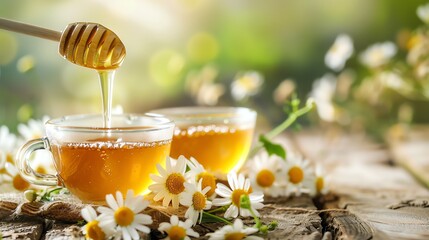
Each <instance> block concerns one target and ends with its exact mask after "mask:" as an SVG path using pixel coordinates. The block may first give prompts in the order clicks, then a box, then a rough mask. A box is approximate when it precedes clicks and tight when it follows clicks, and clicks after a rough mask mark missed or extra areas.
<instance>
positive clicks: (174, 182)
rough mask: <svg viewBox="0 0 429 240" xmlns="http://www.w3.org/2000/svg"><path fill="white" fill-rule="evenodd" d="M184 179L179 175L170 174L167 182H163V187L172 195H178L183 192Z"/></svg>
mask: <svg viewBox="0 0 429 240" xmlns="http://www.w3.org/2000/svg"><path fill="white" fill-rule="evenodd" d="M183 183H185V178H184V177H183V175H182V174H180V173H172V174H170V175H169V176H168V178H167V181H165V187H166V188H167V190H168V191H169V192H170V193H172V194H179V193H181V192H183V191H185V185H183Z"/></svg>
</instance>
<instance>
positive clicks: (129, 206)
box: [97, 190, 152, 240]
mask: <svg viewBox="0 0 429 240" xmlns="http://www.w3.org/2000/svg"><path fill="white" fill-rule="evenodd" d="M106 203H107V205H108V206H109V207H103V206H102V207H98V208H97V211H98V212H100V213H101V214H100V216H99V221H100V223H99V226H100V227H101V228H104V227H106V226H111V225H112V224H113V225H114V226H115V230H116V231H118V232H121V233H122V234H121V235H122V237H123V239H125V240H130V239H139V238H140V237H139V234H138V232H137V231H140V232H144V233H149V232H150V228H148V227H147V226H145V225H147V224H151V223H152V217H151V216H149V215H146V214H142V213H140V212H142V211H143V210H144V209H145V208H146V207H147V206H148V205H149V202H148V201H146V200H144V199H143V196H141V195H139V196H134V191H133V190H128V192H127V197H126V198H125V201H124V199H123V197H122V193H121V192H119V191H117V192H116V200H115V198H114V197H113V195H112V194H108V195H106Z"/></svg>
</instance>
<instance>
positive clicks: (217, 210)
mask: <svg viewBox="0 0 429 240" xmlns="http://www.w3.org/2000/svg"><path fill="white" fill-rule="evenodd" d="M229 206H230V205H226V206H223V207H219V208H215V209H213V210H210V211H208V213H217V212H224V211H226V209H228V207H229Z"/></svg>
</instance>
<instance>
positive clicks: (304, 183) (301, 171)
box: [283, 157, 313, 196]
mask: <svg viewBox="0 0 429 240" xmlns="http://www.w3.org/2000/svg"><path fill="white" fill-rule="evenodd" d="M283 170H284V173H283V174H284V175H285V176H286V179H287V181H288V183H287V186H286V195H287V196H289V195H291V194H292V193H294V194H295V195H297V196H299V195H301V192H302V190H303V188H306V189H308V188H309V185H310V182H311V177H312V176H313V173H312V171H311V168H310V166H309V162H308V161H306V160H304V159H302V158H301V157H291V158H289V159H288V160H287V161H286V163H285V164H284V167H283Z"/></svg>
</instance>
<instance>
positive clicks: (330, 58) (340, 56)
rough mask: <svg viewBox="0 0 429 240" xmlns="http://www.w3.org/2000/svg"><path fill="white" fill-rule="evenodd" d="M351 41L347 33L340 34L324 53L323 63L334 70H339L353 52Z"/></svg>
mask: <svg viewBox="0 0 429 240" xmlns="http://www.w3.org/2000/svg"><path fill="white" fill-rule="evenodd" d="M353 50H354V48H353V41H352V39H351V38H350V36H349V35H347V34H341V35H339V36H338V37H337V38H336V39H335V42H334V44H333V45H332V46H331V48H329V50H328V52H327V53H326V55H325V64H326V66H328V67H329V68H331V69H332V70H335V71H340V70H342V69H343V68H344V65H345V63H346V61H347V59H349V58H350V57H351V56H352V54H353Z"/></svg>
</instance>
